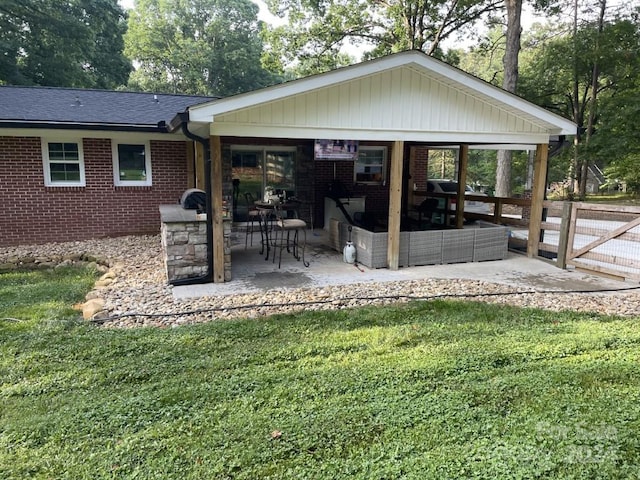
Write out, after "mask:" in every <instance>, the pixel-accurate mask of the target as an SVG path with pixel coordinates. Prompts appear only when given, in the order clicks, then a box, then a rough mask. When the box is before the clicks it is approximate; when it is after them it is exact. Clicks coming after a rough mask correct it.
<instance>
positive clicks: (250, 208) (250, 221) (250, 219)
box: [244, 192, 262, 250]
mask: <svg viewBox="0 0 640 480" xmlns="http://www.w3.org/2000/svg"><path fill="white" fill-rule="evenodd" d="M244 199H245V201H246V202H247V226H246V229H245V234H244V249H245V250H246V249H247V243H250V245H251V246H252V247H253V231H254V222H259V221H260V219H259V217H258V216H259V215H260V212H259V211H258V209H257V208H256V204H255V201H254V199H253V195H251V193H250V192H246V193H245V194H244ZM258 227H259V225H258ZM261 233H262V230H261ZM249 237H251V240H250V241H249Z"/></svg>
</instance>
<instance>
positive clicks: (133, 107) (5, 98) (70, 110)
mask: <svg viewBox="0 0 640 480" xmlns="http://www.w3.org/2000/svg"><path fill="white" fill-rule="evenodd" d="M215 99H216V97H204V96H194V95H169V94H163V93H158V94H154V93H143V92H120V91H108V90H89V89H72V88H56V87H16V86H0V123H1V122H28V123H60V122H62V123H71V124H98V125H116V126H117V125H122V126H125V125H127V126H145V127H146V126H156V125H157V124H158V122H160V121H163V120H164V121H165V122H167V123H168V122H169V121H170V120H171V119H172V118H173V117H174V116H175V115H176V114H177V113H179V112H184V111H185V110H186V108H187V107H189V106H191V105H196V104H199V103H204V102H208V101H211V100H215Z"/></svg>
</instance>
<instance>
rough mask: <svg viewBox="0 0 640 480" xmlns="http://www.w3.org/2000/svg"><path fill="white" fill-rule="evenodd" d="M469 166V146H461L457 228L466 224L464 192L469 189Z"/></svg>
mask: <svg viewBox="0 0 640 480" xmlns="http://www.w3.org/2000/svg"><path fill="white" fill-rule="evenodd" d="M468 164H469V145H460V158H459V159H458V192H457V200H456V228H462V226H463V224H464V192H465V190H466V189H467V166H468Z"/></svg>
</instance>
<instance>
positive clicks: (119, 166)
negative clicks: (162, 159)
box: [111, 140, 151, 187]
mask: <svg viewBox="0 0 640 480" xmlns="http://www.w3.org/2000/svg"><path fill="white" fill-rule="evenodd" d="M111 149H112V153H113V182H114V184H115V185H116V186H122V187H124V186H146V185H151V148H150V146H149V142H136V143H125V142H118V141H116V140H113V141H112V142H111Z"/></svg>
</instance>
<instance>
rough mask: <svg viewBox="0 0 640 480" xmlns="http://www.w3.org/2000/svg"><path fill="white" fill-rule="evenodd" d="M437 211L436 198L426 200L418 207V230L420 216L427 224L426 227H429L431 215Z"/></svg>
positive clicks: (420, 226) (420, 224) (420, 225)
mask: <svg viewBox="0 0 640 480" xmlns="http://www.w3.org/2000/svg"><path fill="white" fill-rule="evenodd" d="M437 210H438V199H437V198H427V199H426V200H424V201H423V202H422V203H421V204H420V205H419V206H418V225H419V228H422V216H423V215H424V218H425V220H426V222H427V226H428V227H431V226H432V225H433V215H434V214H435V213H436V212H437Z"/></svg>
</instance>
